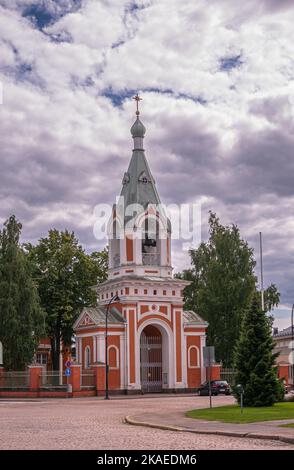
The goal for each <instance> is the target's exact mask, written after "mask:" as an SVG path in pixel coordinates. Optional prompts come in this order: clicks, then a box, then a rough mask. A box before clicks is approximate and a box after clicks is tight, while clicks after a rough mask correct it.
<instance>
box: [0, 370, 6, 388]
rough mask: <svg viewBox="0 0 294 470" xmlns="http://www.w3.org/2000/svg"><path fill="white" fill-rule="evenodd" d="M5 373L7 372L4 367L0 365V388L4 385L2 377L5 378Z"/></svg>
mask: <svg viewBox="0 0 294 470" xmlns="http://www.w3.org/2000/svg"><path fill="white" fill-rule="evenodd" d="M4 371H5V370H4V367H3V366H1V365H0V387H2V385H3V379H2V377H3V375H4Z"/></svg>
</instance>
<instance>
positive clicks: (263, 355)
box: [235, 294, 283, 406]
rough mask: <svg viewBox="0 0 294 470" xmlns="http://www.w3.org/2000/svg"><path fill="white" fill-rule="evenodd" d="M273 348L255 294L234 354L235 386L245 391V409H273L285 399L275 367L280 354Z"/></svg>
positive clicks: (257, 297) (268, 330) (268, 326)
mask: <svg viewBox="0 0 294 470" xmlns="http://www.w3.org/2000/svg"><path fill="white" fill-rule="evenodd" d="M273 348H274V343H273V339H272V335H271V328H270V324H269V322H268V317H267V316H266V312H265V311H262V310H261V307H260V298H259V296H258V295H256V294H255V295H254V296H253V299H252V303H251V306H250V308H249V309H248V310H247V312H246V313H245V316H244V320H243V323H242V329H241V334H240V339H239V341H238V343H237V346H236V353H235V367H236V369H237V376H236V383H237V384H241V385H242V386H243V388H244V405H245V406H271V405H273V404H274V403H275V402H277V401H281V400H282V398H283V386H282V384H281V382H280V380H279V379H278V377H277V370H276V367H274V365H275V359H276V357H277V356H278V354H274V353H273ZM237 398H238V399H239V398H240V397H239V395H238V394H237Z"/></svg>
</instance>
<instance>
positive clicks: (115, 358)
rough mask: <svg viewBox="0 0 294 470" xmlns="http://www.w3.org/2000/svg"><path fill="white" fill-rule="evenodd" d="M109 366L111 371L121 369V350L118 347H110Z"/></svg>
mask: <svg viewBox="0 0 294 470" xmlns="http://www.w3.org/2000/svg"><path fill="white" fill-rule="evenodd" d="M108 364H109V367H110V369H118V368H119V350H118V347H117V346H114V345H112V346H109V347H108Z"/></svg>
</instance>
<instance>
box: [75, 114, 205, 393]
mask: <svg viewBox="0 0 294 470" xmlns="http://www.w3.org/2000/svg"><path fill="white" fill-rule="evenodd" d="M145 131H146V130H145V127H144V125H143V124H142V122H141V121H140V119H139V112H138V110H137V119H136V121H135V123H134V124H133V126H132V128H131V133H132V136H133V140H134V149H133V153H132V158H131V161H130V164H129V168H128V171H127V172H126V173H125V175H124V177H123V187H122V191H121V195H120V198H119V199H118V202H117V204H116V205H115V206H114V208H113V215H112V219H111V221H110V239H109V271H108V279H107V281H105V282H103V283H102V284H99V285H98V286H97V287H96V290H97V306H96V307H92V308H85V309H84V310H83V311H82V313H81V314H80V316H79V318H78V319H77V321H76V323H75V325H74V330H75V335H76V355H77V362H79V363H80V364H81V365H82V368H83V370H87V369H91V368H93V367H101V368H103V366H104V364H105V354H106V348H105V343H106V342H105V329H106V328H105V326H106V325H105V323H106V322H105V319H106V313H107V312H108V328H107V331H108V334H107V355H108V364H109V388H110V389H112V390H117V391H119V390H120V391H124V392H127V393H131V392H137V393H138V392H155V391H179V392H180V391H187V390H191V389H195V387H197V386H199V385H200V384H201V383H203V382H205V380H206V370H205V367H204V364H203V347H204V346H205V338H206V334H205V332H206V328H207V326H208V324H207V323H206V322H205V321H204V320H203V319H202V318H201V317H200V316H199V315H198V314H197V313H195V312H193V311H185V310H184V303H183V289H184V288H185V286H187V285H188V284H189V283H188V282H187V281H183V280H180V279H177V278H174V277H173V275H172V266H171V224H170V221H169V220H168V218H167V217H166V216H165V214H164V211H163V210H162V209H161V203H160V199H159V195H158V192H157V189H156V186H155V181H154V179H153V176H152V174H151V172H150V168H149V165H148V162H147V160H146V157H145V152H144V149H143V139H144V135H145ZM130 208H131V209H132V208H135V210H131V209H130ZM134 214H135V216H134ZM115 296H117V299H116V300H115V299H114V298H115ZM112 299H114V301H112Z"/></svg>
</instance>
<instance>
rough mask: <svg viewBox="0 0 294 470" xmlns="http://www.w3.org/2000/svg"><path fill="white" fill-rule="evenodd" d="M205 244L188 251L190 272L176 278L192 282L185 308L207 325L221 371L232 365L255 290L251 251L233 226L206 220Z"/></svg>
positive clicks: (214, 218) (186, 296) (187, 293)
mask: <svg viewBox="0 0 294 470" xmlns="http://www.w3.org/2000/svg"><path fill="white" fill-rule="evenodd" d="M209 227H210V228H209V240H208V242H207V243H201V244H200V246H199V248H198V249H195V250H191V251H190V255H191V263H192V268H191V269H190V270H187V271H184V273H183V274H181V275H179V276H178V277H181V278H183V279H187V280H190V281H192V283H191V285H190V286H188V287H186V288H185V290H184V299H185V307H186V308H188V309H192V310H196V311H197V312H199V314H200V315H201V316H202V317H203V318H204V319H205V320H207V321H208V323H209V327H208V331H207V333H208V344H210V345H214V346H215V348H216V358H217V360H218V361H222V363H223V365H224V366H225V367H231V366H232V363H233V351H234V346H235V344H236V341H237V339H238V337H239V332H240V327H241V322H242V317H243V314H244V311H245V310H246V308H247V307H248V305H249V304H250V301H251V297H252V294H253V292H254V289H255V282H256V279H255V276H254V267H255V260H254V257H253V250H252V249H251V248H250V247H249V246H248V244H247V242H246V241H244V240H242V239H241V236H240V231H239V229H238V227H237V226H236V225H232V226H230V227H225V226H223V225H221V223H220V221H219V219H218V218H217V216H216V215H215V214H214V213H211V212H210V216H209Z"/></svg>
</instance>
